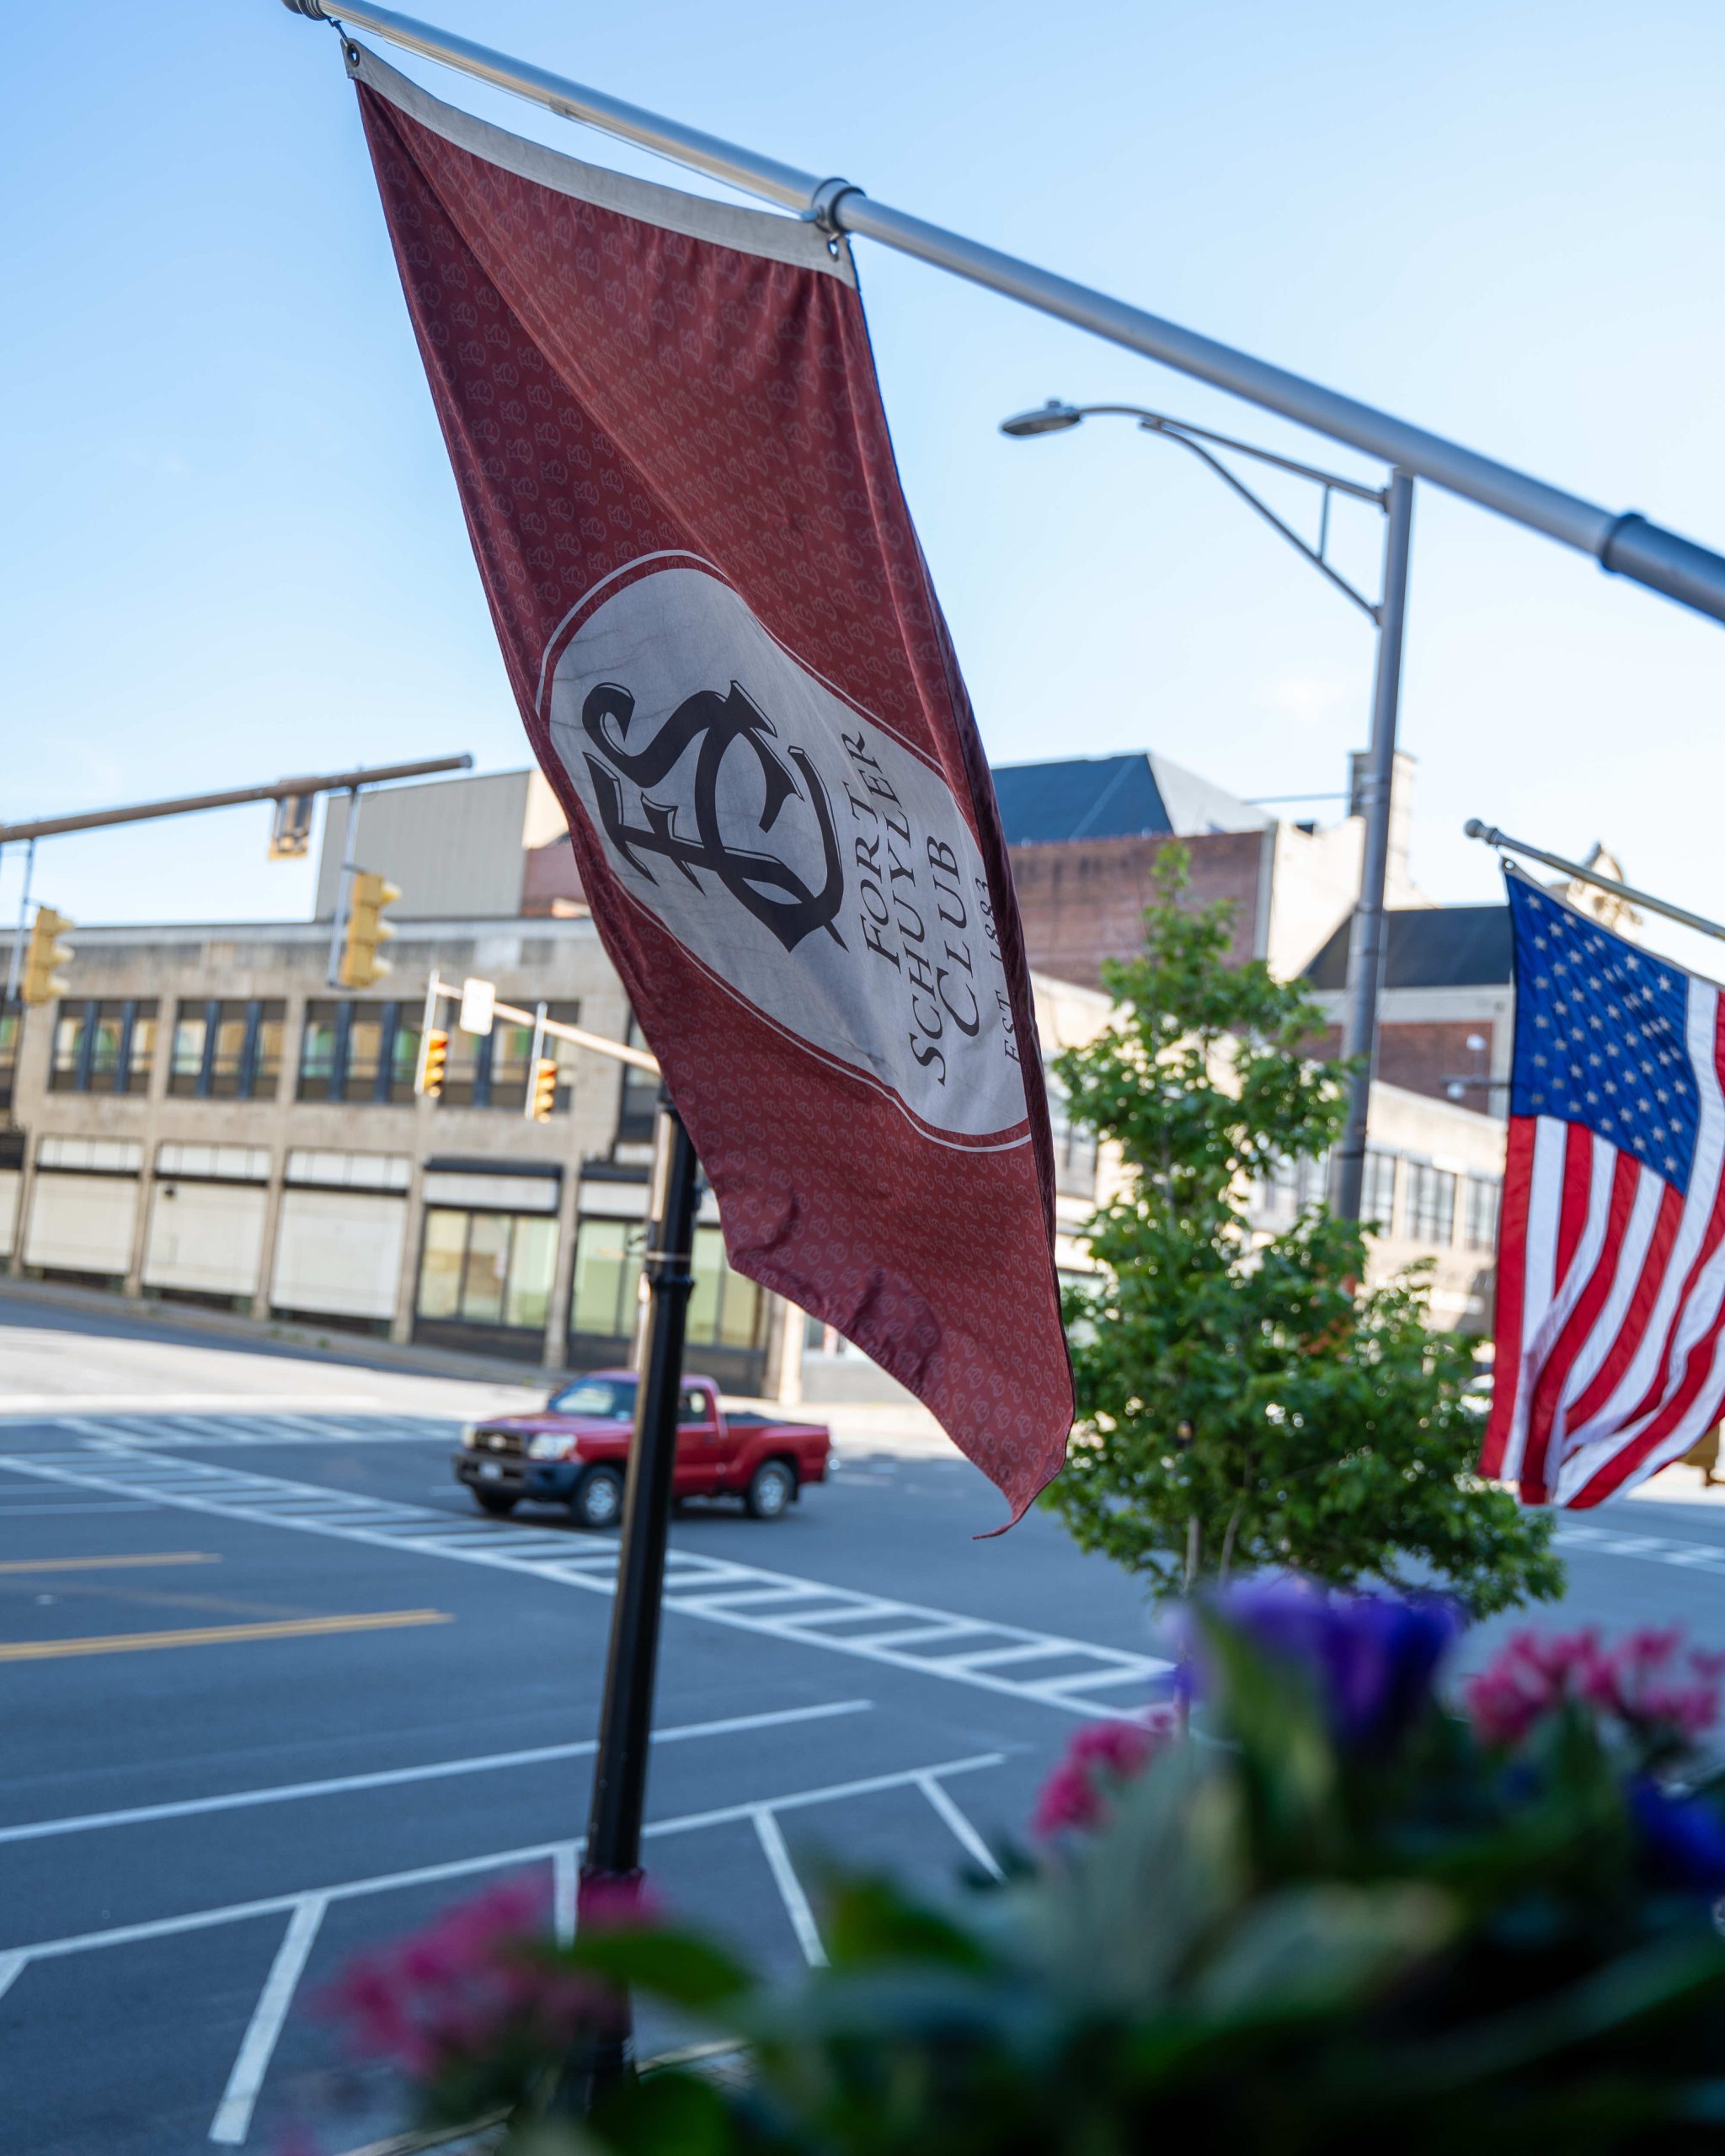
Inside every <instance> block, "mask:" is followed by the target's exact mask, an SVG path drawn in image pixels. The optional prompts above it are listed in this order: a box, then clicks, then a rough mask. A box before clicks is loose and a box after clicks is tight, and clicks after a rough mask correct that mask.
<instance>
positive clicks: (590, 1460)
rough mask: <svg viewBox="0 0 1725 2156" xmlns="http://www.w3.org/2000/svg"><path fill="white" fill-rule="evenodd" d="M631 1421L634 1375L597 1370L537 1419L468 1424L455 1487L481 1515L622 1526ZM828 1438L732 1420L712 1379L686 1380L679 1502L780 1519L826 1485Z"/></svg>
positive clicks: (792, 1426)
mask: <svg viewBox="0 0 1725 2156" xmlns="http://www.w3.org/2000/svg"><path fill="white" fill-rule="evenodd" d="M634 1422H635V1375H634V1373H633V1371H632V1370H595V1371H594V1372H593V1374H592V1375H591V1376H590V1377H585V1378H577V1379H576V1380H574V1383H573V1384H572V1385H564V1386H563V1387H562V1388H561V1389H560V1390H558V1391H557V1392H554V1393H553V1395H552V1396H551V1397H550V1399H549V1400H548V1401H546V1403H545V1405H544V1406H543V1407H542V1409H541V1410H540V1411H539V1412H538V1413H537V1415H499V1416H494V1417H491V1418H490V1419H489V1421H486V1422H470V1423H469V1424H468V1425H467V1428H465V1429H464V1430H463V1431H462V1447H461V1450H460V1451H459V1452H458V1453H457V1454H456V1455H455V1472H456V1479H457V1481H461V1482H465V1483H466V1484H467V1487H468V1488H469V1489H470V1490H471V1491H472V1492H473V1497H474V1501H475V1502H476V1503H477V1504H478V1506H479V1508H480V1509H481V1510H482V1511H483V1512H488V1513H510V1512H513V1511H514V1510H515V1507H516V1506H517V1505H518V1504H520V1503H521V1501H522V1500H523V1499H524V1498H526V1499H528V1500H530V1501H537V1502H540V1503H545V1504H566V1505H567V1506H568V1507H569V1510H570V1511H571V1512H572V1513H574V1516H575V1518H576V1519H577V1520H578V1521H579V1524H581V1525H582V1526H583V1527H592V1528H606V1527H615V1526H616V1525H617V1522H618V1520H619V1519H620V1518H622V1508H623V1471H624V1468H625V1465H626V1463H627V1462H628V1456H629V1438H630V1436H631V1434H632V1433H633V1429H634ZM831 1452H832V1439H831V1437H830V1434H829V1433H828V1432H827V1431H825V1430H824V1429H823V1428H821V1427H820V1424H818V1423H815V1422H772V1421H771V1420H769V1418H768V1417H766V1416H765V1415H750V1414H729V1415H728V1414H727V1413H726V1412H725V1411H724V1408H723V1407H722V1406H720V1405H719V1400H718V1387H717V1386H716V1385H714V1384H713V1380H711V1379H710V1378H685V1379H684V1380H683V1389H682V1397H681V1401H680V1402H679V1406H678V1414H677V1465H676V1494H677V1496H678V1497H715V1496H718V1495H721V1494H724V1493H725V1492H730V1493H732V1494H734V1495H735V1496H737V1497H740V1498H741V1499H742V1501H743V1502H744V1504H745V1507H746V1508H747V1509H748V1510H749V1512H750V1513H752V1514H753V1516H754V1517H755V1518H756V1519H777V1518H778V1517H779V1515H780V1514H781V1513H782V1512H783V1510H784V1508H785V1507H786V1506H787V1505H788V1504H791V1503H793V1502H795V1500H796V1498H797V1497H798V1495H799V1494H800V1492H801V1491H802V1487H803V1485H804V1483H805V1482H824V1481H825V1480H826V1472H827V1465H828V1461H829V1460H830V1456H831Z"/></svg>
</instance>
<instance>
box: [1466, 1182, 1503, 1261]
mask: <svg viewBox="0 0 1725 2156" xmlns="http://www.w3.org/2000/svg"><path fill="white" fill-rule="evenodd" d="M1502 1195H1503V1184H1502V1183H1501V1182H1498V1178H1497V1177H1495V1176H1470V1177H1468V1178H1467V1211H1466V1217H1465V1219H1464V1220H1463V1223H1462V1235H1463V1236H1464V1237H1465V1239H1466V1243H1467V1247H1468V1248H1469V1249H1470V1250H1495V1249H1496V1248H1497V1246H1498V1199H1499V1198H1501V1197H1502Z"/></svg>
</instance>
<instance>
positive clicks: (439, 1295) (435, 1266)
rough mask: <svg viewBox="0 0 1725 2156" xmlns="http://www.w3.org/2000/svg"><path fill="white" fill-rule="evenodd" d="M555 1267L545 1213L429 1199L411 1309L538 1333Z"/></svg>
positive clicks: (450, 1321) (553, 1238) (553, 1233)
mask: <svg viewBox="0 0 1725 2156" xmlns="http://www.w3.org/2000/svg"><path fill="white" fill-rule="evenodd" d="M556 1269H557V1223H556V1221H555V1220H553V1219H547V1217H546V1215H545V1214H542V1213H468V1212H463V1211H461V1210H459V1209H457V1208H455V1207H453V1206H432V1207H430V1208H429V1209H427V1211H426V1214H425V1246H424V1248H423V1250H422V1251H421V1254H420V1258H419V1299H418V1301H417V1303H416V1305H415V1310H416V1314H417V1315H418V1316H419V1317H420V1318H422V1319H428V1320H430V1321H432V1322H433V1323H435V1324H446V1325H483V1326H506V1327H508V1328H509V1329H510V1331H527V1332H532V1333H542V1332H543V1331H544V1330H545V1321H546V1319H547V1316H548V1315H550V1310H551V1283H552V1278H553V1274H554V1273H555V1272H556Z"/></svg>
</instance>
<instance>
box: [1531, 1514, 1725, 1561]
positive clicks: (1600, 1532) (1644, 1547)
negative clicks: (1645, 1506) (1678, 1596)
mask: <svg viewBox="0 0 1725 2156" xmlns="http://www.w3.org/2000/svg"><path fill="white" fill-rule="evenodd" d="M1557 1545H1558V1547H1559V1548H1560V1549H1564V1550H1589V1551H1593V1552H1595V1553H1596V1554H1597V1555H1599V1556H1601V1557H1645V1558H1647V1559H1648V1560H1649V1561H1651V1562H1652V1563H1653V1564H1656V1565H1676V1566H1680V1568H1681V1569H1682V1570H1684V1571H1685V1572H1725V1543H1720V1542H1680V1541H1678V1540H1675V1539H1674V1538H1673V1537H1671V1536H1669V1535H1662V1534H1630V1533H1628V1532H1627V1531H1626V1529H1622V1528H1616V1527H1595V1526H1594V1525H1592V1524H1591V1523H1589V1522H1587V1521H1583V1520H1565V1521H1564V1522H1563V1523H1562V1525H1561V1526H1560V1527H1559V1528H1558V1529H1557Z"/></svg>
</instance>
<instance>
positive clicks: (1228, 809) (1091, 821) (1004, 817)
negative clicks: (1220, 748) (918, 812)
mask: <svg viewBox="0 0 1725 2156" xmlns="http://www.w3.org/2000/svg"><path fill="white" fill-rule="evenodd" d="M994 790H995V798H996V800H997V801H998V802H999V803H1000V808H1001V823H1002V825H1004V826H1005V828H1006V834H1007V845H1008V846H1046V845H1051V844H1058V843H1059V842H1060V841H1064V840H1069V839H1125V838H1140V837H1146V836H1154V837H1162V836H1166V835H1169V834H1171V833H1172V834H1173V835H1177V836H1178V837H1181V838H1192V837H1195V836H1198V835H1201V834H1203V833H1204V832H1208V831H1257V830H1263V827H1264V825H1266V824H1268V822H1269V821H1270V819H1269V817H1268V815H1267V814H1265V813H1264V811H1263V809H1255V808H1254V807H1253V806H1252V803H1250V802H1248V801H1241V800H1238V799H1236V797H1235V796H1234V795H1233V794H1231V793H1229V792H1226V790H1225V789H1224V788H1223V787H1220V786H1212V785H1211V784H1210V781H1209V780H1208V779H1204V778H1199V776H1197V775H1196V773H1194V772H1192V771H1185V770H1183V769H1182V767H1181V766H1179V765H1178V764H1172V763H1170V762H1169V761H1168V760H1167V757H1166V756H1154V755H1141V754H1140V755H1130V756H1080V757H1073V758H1071V759H1069V760H1064V761H1061V762H1060V763H1053V764H1007V765H1005V766H1001V768H999V769H997V770H996V772H995V774H994Z"/></svg>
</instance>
